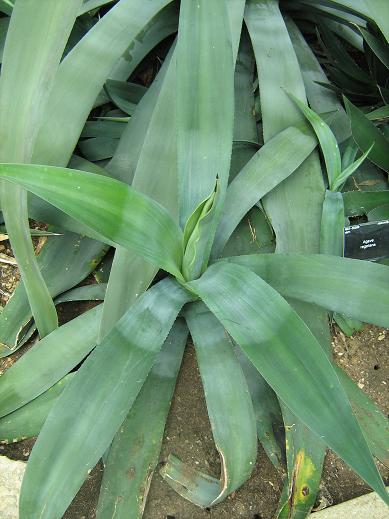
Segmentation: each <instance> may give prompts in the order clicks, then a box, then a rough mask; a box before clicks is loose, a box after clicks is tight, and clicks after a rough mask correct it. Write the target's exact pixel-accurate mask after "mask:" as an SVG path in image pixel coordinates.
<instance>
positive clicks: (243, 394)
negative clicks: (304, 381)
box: [161, 303, 257, 507]
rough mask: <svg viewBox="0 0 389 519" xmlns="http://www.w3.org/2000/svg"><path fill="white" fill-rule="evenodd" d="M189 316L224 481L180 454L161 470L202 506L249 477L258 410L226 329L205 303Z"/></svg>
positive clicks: (220, 498) (188, 320) (235, 487)
mask: <svg viewBox="0 0 389 519" xmlns="http://www.w3.org/2000/svg"><path fill="white" fill-rule="evenodd" d="M185 316H186V320H187V323H188V326H189V330H190V333H191V335H192V338H193V342H194V345H195V348H196V356H197V362H198V365H199V369H200V375H201V379H202V383H203V386H204V392H205V400H206V403H207V409H208V415H209V418H210V422H211V427H212V434H213V437H214V441H215V444H216V448H217V449H218V451H219V454H220V458H221V461H222V468H221V477H220V481H219V480H217V479H216V478H213V477H210V476H206V475H204V474H202V473H200V472H199V471H197V470H195V469H192V468H190V467H186V466H185V464H182V463H181V462H179V461H178V460H177V459H175V458H174V457H173V458H172V459H171V460H172V461H170V460H169V459H168V461H167V463H166V465H165V466H164V467H163V469H162V471H161V473H162V476H163V477H164V479H165V480H166V481H167V482H168V483H169V484H170V485H171V486H172V487H173V488H174V489H175V490H176V491H177V492H179V493H180V494H181V495H182V496H183V497H185V498H187V499H189V500H190V501H192V502H193V503H195V504H196V505H198V506H202V507H207V506H211V505H215V504H216V503H218V502H220V501H222V500H223V499H224V498H225V497H226V496H228V495H229V494H231V492H233V491H234V490H236V489H237V488H238V487H239V486H241V485H242V483H244V482H245V481H246V480H247V478H248V477H249V475H250V473H251V471H252V469H253V468H254V463H255V459H256V454H257V445H256V444H257V440H256V427H255V419H254V410H253V405H252V402H251V398H250V393H249V389H248V387H247V383H246V381H245V378H244V375H243V372H242V369H241V367H240V364H239V361H238V359H237V358H236V355H235V353H234V350H233V348H232V343H231V340H230V339H229V338H228V336H227V334H226V332H225V330H224V328H223V327H222V326H221V324H220V323H219V322H218V320H217V319H216V318H215V317H214V316H213V315H212V314H211V313H210V312H209V310H208V309H207V307H205V306H204V305H203V304H201V303H198V304H192V305H190V307H189V308H188V309H187V311H186V313H185Z"/></svg>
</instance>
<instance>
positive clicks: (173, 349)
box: [96, 320, 188, 519]
mask: <svg viewBox="0 0 389 519" xmlns="http://www.w3.org/2000/svg"><path fill="white" fill-rule="evenodd" d="M187 336H188V330H187V327H186V325H185V323H183V322H182V321H179V320H178V321H176V323H175V324H174V326H173V328H172V330H171V332H170V334H169V336H168V338H167V340H166V342H165V345H164V346H163V348H162V351H161V352H160V354H159V355H158V357H157V360H156V362H155V364H154V366H153V367H152V369H151V371H150V373H149V375H148V377H147V379H146V382H145V383H144V385H143V387H142V389H141V390H140V393H139V395H138V397H137V399H136V400H135V403H134V405H133V406H132V408H131V411H130V412H129V414H128V416H127V418H126V419H125V421H124V422H123V424H122V425H121V426H120V428H119V430H118V432H117V434H116V436H115V438H114V440H113V442H112V445H111V446H110V448H109V451H108V456H107V458H106V461H105V467H104V476H103V481H102V483H101V491H100V497H99V504H98V507H97V515H96V517H97V519H111V518H112V517H115V519H127V518H128V517H131V518H132V519H141V517H142V515H143V510H144V507H145V504H146V499H147V494H148V491H149V488H150V481H151V477H152V475H153V471H154V470H155V467H156V466H157V463H158V456H159V451H160V449H161V444H162V437H163V432H164V428H165V422H166V418H167V414H168V411H169V407H170V402H171V399H172V396H173V391H174V386H175V383H176V378H177V374H178V370H179V368H180V365H181V359H182V355H183V352H184V348H185V344H186V339H187ZM145 410H147V412H145Z"/></svg>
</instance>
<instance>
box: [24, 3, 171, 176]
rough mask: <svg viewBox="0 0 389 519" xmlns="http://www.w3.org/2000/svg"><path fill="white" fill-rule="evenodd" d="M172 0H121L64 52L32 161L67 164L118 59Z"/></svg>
mask: <svg viewBox="0 0 389 519" xmlns="http://www.w3.org/2000/svg"><path fill="white" fill-rule="evenodd" d="M170 1H171V0H157V1H156V2H144V1H143V0H120V1H119V2H118V3H117V4H116V5H115V6H114V7H113V8H112V9H111V10H110V11H109V12H108V13H107V14H106V15H105V16H103V17H102V18H101V19H100V20H99V21H98V23H96V24H95V25H94V26H93V27H92V29H90V30H89V31H88V33H87V34H86V35H85V36H84V38H82V40H81V41H80V42H79V43H78V44H77V45H76V46H75V47H74V48H73V49H72V50H71V52H70V53H69V54H68V55H67V56H66V57H65V59H64V60H63V61H62V63H61V66H60V68H59V71H58V74H57V75H56V78H55V83H54V86H53V90H52V94H51V96H50V98H49V101H48V108H47V112H46V113H47V117H46V120H45V121H44V124H43V126H42V127H41V128H40V131H39V135H38V140H37V145H36V148H35V152H34V162H36V163H40V164H42V163H43V164H52V165H56V166H65V165H66V164H67V162H68V160H69V158H70V156H71V153H72V152H73V149H74V147H75V145H76V144H77V140H78V137H79V135H80V133H81V130H82V127H83V126H84V124H85V121H86V119H87V117H88V114H89V112H90V111H91V109H92V106H93V103H94V101H95V99H96V97H97V95H98V94H99V92H100V90H101V89H102V87H103V84H104V82H105V81H106V79H107V78H108V77H109V74H110V72H111V69H112V67H113V66H114V65H115V62H116V61H117V60H118V59H119V58H120V56H121V55H122V54H123V53H124V52H125V51H126V49H127V48H128V47H129V45H130V44H131V42H132V41H133V40H134V39H135V38H136V36H137V35H138V34H139V33H141V31H142V30H143V27H144V26H145V25H146V24H147V23H148V22H149V21H150V20H151V19H152V18H153V17H154V16H155V15H156V14H157V13H158V12H159V11H160V10H161V9H163V8H164V7H165V6H166V5H168V4H169V3H170ZM96 64H98V66H97V65H96Z"/></svg>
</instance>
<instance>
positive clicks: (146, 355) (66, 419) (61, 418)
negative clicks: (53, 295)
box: [20, 279, 189, 519]
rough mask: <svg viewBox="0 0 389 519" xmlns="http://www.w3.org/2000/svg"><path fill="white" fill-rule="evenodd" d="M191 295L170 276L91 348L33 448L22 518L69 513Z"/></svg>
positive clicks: (51, 518)
mask: <svg viewBox="0 0 389 519" xmlns="http://www.w3.org/2000/svg"><path fill="white" fill-rule="evenodd" d="M188 299H189V297H188V293H187V292H186V291H185V290H184V289H183V288H181V287H180V286H179V285H178V284H177V283H176V282H175V281H174V280H172V279H164V280H163V281H161V282H160V283H158V284H157V285H154V286H153V287H152V288H151V289H150V290H148V291H147V293H145V294H143V295H142V296H141V297H140V298H139V299H138V300H137V301H136V303H135V304H134V305H133V306H132V307H131V308H130V309H129V310H128V312H127V313H126V314H125V315H124V316H123V317H122V319H121V320H120V321H119V322H118V323H117V324H116V325H115V327H114V328H112V330H111V331H110V332H109V333H108V334H107V335H106V337H105V338H104V339H103V341H102V342H101V343H100V344H99V345H98V346H97V347H96V348H95V350H94V351H93V352H92V353H91V354H90V355H89V357H88V358H87V359H86V361H85V362H84V363H83V365H82V366H81V368H80V369H79V370H78V372H77V374H76V375H75V376H74V378H73V379H72V381H71V383H70V384H69V385H68V386H67V388H66V389H65V391H64V392H63V393H62V395H61V397H60V398H59V399H58V401H57V403H56V405H55V406H54V408H53V409H52V411H51V413H50V415H49V417H48V419H47V420H46V422H45V425H44V426H43V429H42V431H41V433H40V435H39V438H38V441H37V442H36V444H35V446H34V448H33V450H32V453H31V456H30V460H29V463H28V467H27V469H26V473H25V476H24V479H23V485H22V491H21V496H20V518H21V519H27V518H31V517H40V519H60V518H61V517H62V515H63V513H64V512H65V510H66V508H67V507H68V505H69V504H70V502H71V500H72V499H73V497H74V496H75V494H76V492H77V491H78V489H79V488H80V486H81V484H82V482H83V481H84V479H85V478H86V477H87V475H88V471H89V470H91V469H92V468H93V467H94V466H95V464H96V463H97V462H98V460H99V458H100V457H101V456H102V454H103V453H104V452H105V451H106V450H107V448H108V447H109V445H110V443H111V441H112V439H113V437H114V435H115V433H116V431H117V430H118V428H119V427H120V425H121V423H122V422H123V420H124V419H125V417H126V415H127V414H128V412H129V410H130V409H131V407H132V404H133V403H134V401H135V399H136V397H137V395H138V393H139V391H140V389H141V388H142V386H143V384H144V382H145V380H146V377H147V375H148V373H149V371H150V369H151V368H152V366H153V364H154V362H155V359H156V356H157V354H158V352H159V351H160V349H161V347H162V344H163V342H164V341H165V339H166V337H167V335H168V333H169V331H170V328H171V327H172V325H173V323H174V321H175V319H176V317H177V314H178V312H179V311H180V309H181V307H182V306H183V305H184V304H185V303H186V302H187V301H188ZM75 452H76V453H77V456H74V453H75Z"/></svg>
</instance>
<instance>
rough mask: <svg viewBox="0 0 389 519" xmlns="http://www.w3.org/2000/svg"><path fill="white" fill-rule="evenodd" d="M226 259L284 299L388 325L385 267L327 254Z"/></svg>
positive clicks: (388, 281)
mask: <svg viewBox="0 0 389 519" xmlns="http://www.w3.org/2000/svg"><path fill="white" fill-rule="evenodd" d="M226 259H228V261H232V262H234V263H238V264H239V265H242V266H245V267H247V268H249V269H250V270H252V271H253V272H255V273H256V274H257V275H258V276H261V277H262V278H263V279H264V280H265V281H266V282H267V283H269V284H270V285H271V286H272V287H273V288H274V289H276V290H278V291H279V292H280V294H282V295H283V296H284V297H292V298H295V299H299V300H301V301H306V302H307V303H315V304H316V305H318V306H321V307H324V308H327V309H328V310H332V311H334V312H340V313H344V314H346V315H348V316H351V317H354V318H356V319H359V320H361V321H363V322H368V323H372V324H376V325H377V326H383V327H388V326H389V312H388V309H389V269H388V267H387V266H385V265H378V264H376V263H372V262H367V261H362V260H354V259H349V258H338V257H336V256H328V255H324V254H310V255H309V254H255V255H250V256H235V257H234V258H226ZM222 261H224V260H222Z"/></svg>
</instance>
